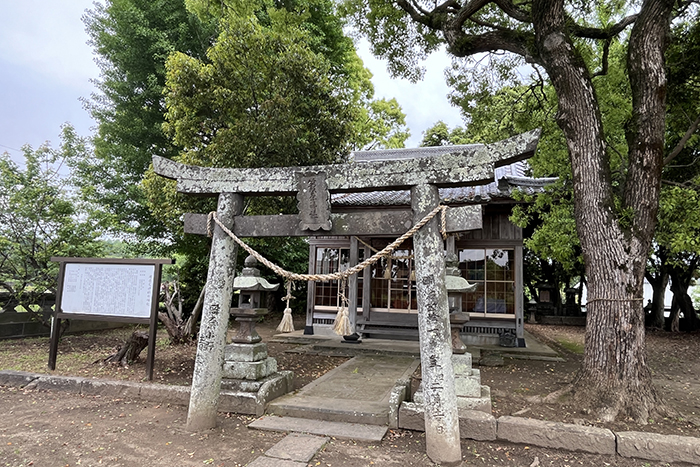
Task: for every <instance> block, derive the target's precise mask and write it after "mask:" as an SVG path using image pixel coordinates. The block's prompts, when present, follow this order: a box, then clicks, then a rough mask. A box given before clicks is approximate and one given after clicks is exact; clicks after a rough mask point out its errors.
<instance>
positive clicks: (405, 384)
mask: <svg viewBox="0 0 700 467" xmlns="http://www.w3.org/2000/svg"><path fill="white" fill-rule="evenodd" d="M409 384H410V381H397V383H396V386H394V387H393V388H392V389H391V394H390V395H389V428H398V427H399V408H400V407H401V403H402V402H403V401H405V400H406V397H407V395H408V392H409Z"/></svg>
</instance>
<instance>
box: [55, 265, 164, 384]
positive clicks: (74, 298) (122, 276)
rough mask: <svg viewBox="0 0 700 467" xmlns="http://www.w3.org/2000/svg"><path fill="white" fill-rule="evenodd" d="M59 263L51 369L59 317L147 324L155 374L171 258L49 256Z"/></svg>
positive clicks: (150, 370) (148, 365)
mask: <svg viewBox="0 0 700 467" xmlns="http://www.w3.org/2000/svg"><path fill="white" fill-rule="evenodd" d="M51 261H56V262H58V263H59V273H58V289H57V290H58V293H57V294H56V304H57V306H56V312H55V313H54V316H53V322H52V323H51V343H50V348H49V369H51V370H55V369H56V356H57V354H58V338H59V331H60V328H61V319H71V320H72V319H78V320H93V321H121V322H125V323H142V324H148V325H149V332H148V357H147V359H146V372H147V373H148V379H150V380H152V379H153V359H154V356H155V349H156V345H155V341H156V329H157V324H158V295H159V291H160V277H161V270H162V267H163V265H164V264H173V263H174V262H175V260H172V259H130V258H126V259H122V258H58V257H56V258H51Z"/></svg>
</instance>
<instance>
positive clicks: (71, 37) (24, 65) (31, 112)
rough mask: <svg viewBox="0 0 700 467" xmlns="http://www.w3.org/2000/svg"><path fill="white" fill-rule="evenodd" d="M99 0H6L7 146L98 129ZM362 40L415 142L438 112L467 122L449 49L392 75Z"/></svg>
mask: <svg viewBox="0 0 700 467" xmlns="http://www.w3.org/2000/svg"><path fill="white" fill-rule="evenodd" d="M91 7H92V0H22V1H11V0H2V1H0V153H2V152H9V153H10V154H12V155H13V156H19V155H20V154H21V153H20V152H19V150H20V148H21V147H22V146H23V145H24V144H30V145H31V146H33V147H35V148H36V147H38V146H39V145H40V144H42V143H43V142H45V141H51V142H52V143H53V145H54V146H55V145H56V144H57V143H58V135H59V133H60V126H61V125H62V124H63V123H65V122H70V123H71V124H73V126H75V128H76V130H77V131H78V134H80V135H82V136H88V135H90V134H91V133H92V130H93V126H94V124H95V123H94V122H93V121H92V119H91V118H90V116H89V115H88V113H87V111H85V110H84V108H83V105H82V103H81V101H80V99H81V98H89V96H90V94H91V93H92V92H93V86H92V84H91V82H90V80H91V79H95V78H98V77H99V70H98V68H97V66H96V65H95V62H94V60H93V55H92V49H91V47H90V46H88V45H87V43H86V42H87V40H88V36H87V34H86V33H85V27H84V25H83V23H82V20H81V17H82V16H83V14H84V12H85V10H86V9H88V8H91ZM359 48H360V54H361V56H362V58H363V60H364V61H365V65H366V66H367V67H368V68H369V69H370V70H371V71H372V73H373V74H374V79H373V82H374V85H375V89H376V96H377V97H388V98H391V97H396V98H397V99H398V100H399V102H400V103H401V106H402V108H403V110H404V113H406V115H407V120H408V122H407V123H408V125H409V127H410V130H411V138H410V140H409V141H408V144H407V146H409V147H415V146H417V145H418V143H419V142H420V140H421V133H422V132H423V131H424V130H425V129H426V128H428V127H430V126H431V125H432V124H433V123H435V122H436V121H438V120H443V121H445V122H446V123H448V125H450V127H453V126H456V125H459V124H461V117H460V116H459V112H458V111H457V110H456V109H455V108H453V107H451V106H450V105H449V104H448V102H447V98H446V95H447V92H448V89H447V86H446V85H445V80H444V74H443V71H444V69H445V67H446V66H448V65H449V59H448V58H447V57H446V56H445V54H436V55H433V56H432V57H431V58H429V60H428V61H427V62H426V66H427V68H428V72H427V74H426V77H425V79H424V80H423V81H422V82H421V83H418V84H415V85H414V84H412V83H410V82H408V81H406V80H391V79H390V78H389V76H388V73H387V72H386V66H385V64H384V63H382V62H381V61H379V60H377V59H375V58H374V57H372V56H371V54H370V53H369V51H368V48H367V47H366V45H365V46H364V47H363V46H361V47H359Z"/></svg>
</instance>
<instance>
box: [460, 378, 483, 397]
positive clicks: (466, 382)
mask: <svg viewBox="0 0 700 467" xmlns="http://www.w3.org/2000/svg"><path fill="white" fill-rule="evenodd" d="M480 379H481V378H479V377H474V376H457V375H455V394H456V395H457V397H481V381H480Z"/></svg>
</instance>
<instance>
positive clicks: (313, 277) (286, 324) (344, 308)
mask: <svg viewBox="0 0 700 467" xmlns="http://www.w3.org/2000/svg"><path fill="white" fill-rule="evenodd" d="M446 210H447V206H443V205H439V206H437V207H436V208H435V209H433V210H432V211H430V212H429V213H428V214H427V215H426V216H425V217H424V218H423V219H421V220H420V222H418V223H417V224H416V225H414V226H413V227H411V228H410V229H409V230H408V232H406V233H405V234H403V235H402V236H400V237H399V238H397V239H396V240H394V241H393V242H391V243H390V244H389V245H387V246H386V247H384V248H383V249H382V250H380V251H378V252H376V253H375V254H374V255H372V256H371V257H370V258H367V259H366V260H364V261H363V262H361V263H359V264H357V265H355V266H353V267H351V268H349V269H346V270H344V271H338V272H335V273H332V274H297V273H295V272H290V271H287V270H286V269H283V268H281V267H279V266H277V265H276V264H274V263H273V262H271V261H269V260H268V259H267V258H265V257H264V256H262V255H261V254H260V253H258V252H257V251H255V250H254V249H253V248H251V247H250V246H248V245H247V244H246V243H245V242H244V241H243V240H241V239H240V238H238V237H237V236H236V234H234V233H233V232H231V230H230V229H229V228H228V227H226V226H225V225H224V224H223V223H222V222H221V221H220V220H219V218H218V216H217V215H216V211H212V212H210V213H209V216H208V217H207V233H208V234H209V236H210V237H211V236H213V234H214V228H213V227H214V226H213V224H214V223H216V224H217V225H218V226H219V227H221V230H223V231H224V232H226V234H227V235H228V236H229V237H231V238H232V239H233V240H234V241H235V242H236V243H238V244H239V245H240V246H241V248H243V249H244V250H245V251H247V252H248V253H249V254H250V255H252V256H253V257H254V258H255V259H257V260H258V261H260V262H261V263H262V264H264V265H265V266H267V267H268V268H270V269H272V270H273V271H274V272H275V273H276V274H278V275H280V276H282V277H283V278H285V280H286V281H287V295H286V296H285V297H284V298H283V299H282V300H286V301H287V307H286V308H285V310H284V315H283V317H282V322H281V323H280V324H279V326H278V327H277V329H278V330H279V331H280V332H291V331H293V330H294V325H293V324H292V310H291V309H290V308H289V300H290V299H291V298H292V294H291V284H292V282H293V281H331V280H340V281H342V285H341V287H340V288H339V289H338V296H339V299H340V302H341V306H340V309H339V310H338V313H337V314H336V317H335V322H334V323H333V330H334V331H335V332H336V334H338V335H340V336H347V335H349V334H351V333H352V326H351V325H350V318H349V316H348V299H347V297H346V296H345V284H346V282H347V278H348V277H350V276H352V275H353V274H357V273H358V272H360V271H362V270H363V269H365V268H366V267H368V266H371V265H373V264H374V263H376V262H377V261H379V259H381V258H386V257H390V256H391V254H392V253H393V252H394V250H396V248H398V247H399V246H400V245H401V244H402V243H403V242H404V241H406V240H407V239H409V238H411V237H412V236H413V235H414V234H415V233H416V232H418V230H420V228H421V227H423V226H424V225H425V224H427V223H428V222H430V220H431V219H432V218H433V217H435V216H436V215H437V213H438V212H439V213H441V217H442V219H441V223H440V233H441V234H442V238H443V239H445V238H446V237H447V231H446V220H445V218H446V215H445V211H446ZM363 243H364V242H363Z"/></svg>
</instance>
